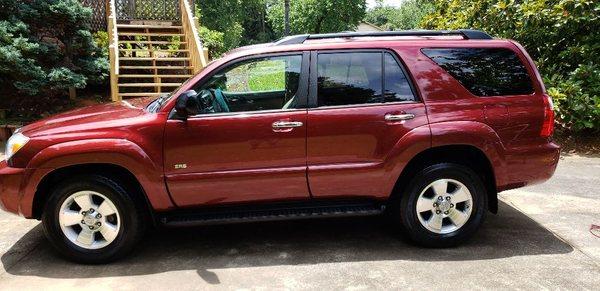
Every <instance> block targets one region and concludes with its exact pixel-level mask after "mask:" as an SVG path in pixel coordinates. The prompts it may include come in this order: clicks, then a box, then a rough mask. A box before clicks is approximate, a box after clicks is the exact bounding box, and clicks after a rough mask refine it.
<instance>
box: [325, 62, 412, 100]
mask: <svg viewBox="0 0 600 291" xmlns="http://www.w3.org/2000/svg"><path fill="white" fill-rule="evenodd" d="M317 64H318V68H317V73H318V82H317V83H318V84H317V87H318V88H317V90H318V100H319V102H318V103H319V106H339V105H354V104H368V103H383V102H396V101H407V100H414V96H413V94H412V91H411V89H410V85H409V83H408V80H407V78H406V76H405V74H404V72H403V71H402V69H401V67H400V65H399V64H398V62H396V59H395V58H394V57H393V56H392V55H391V54H389V53H382V52H356V53H321V54H319V56H318V60H317ZM384 66H385V73H384V69H383V68H384ZM384 75H385V78H384ZM383 92H385V96H384V94H383Z"/></svg>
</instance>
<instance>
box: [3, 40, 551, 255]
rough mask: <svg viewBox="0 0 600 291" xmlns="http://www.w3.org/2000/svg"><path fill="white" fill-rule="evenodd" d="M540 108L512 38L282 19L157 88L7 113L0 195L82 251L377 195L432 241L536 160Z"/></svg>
mask: <svg viewBox="0 0 600 291" xmlns="http://www.w3.org/2000/svg"><path fill="white" fill-rule="evenodd" d="M148 102H149V103H148ZM142 105H143V106H142ZM553 123H554V115H553V111H552V103H551V99H550V98H549V97H548V95H547V94H546V91H545V88H544V85H543V83H542V79H541V77H540V75H539V73H538V71H537V69H536V67H535V64H534V62H533V61H532V59H531V58H530V57H529V55H528V54H527V53H526V52H525V50H524V48H523V47H521V46H520V45H519V44H518V43H516V42H514V41H511V40H500V39H493V38H492V37H490V36H489V35H487V34H485V33H484V32H481V31H477V30H456V31H396V32H379V33H366V34H364V33H339V34H320V35H297V36H292V37H288V38H284V39H282V40H280V41H278V42H275V43H270V44H264V45H259V46H252V47H246V48H240V49H237V50H234V51H232V52H230V53H229V54H227V55H225V56H224V57H223V58H221V59H219V60H216V61H214V62H212V63H211V64H209V65H208V66H207V67H206V68H205V69H204V70H203V71H202V72H200V73H199V74H198V75H196V76H194V77H192V78H191V79H189V80H188V81H186V83H184V84H183V85H181V87H180V88H178V89H177V90H175V91H174V92H173V93H171V94H169V95H165V96H161V97H160V98H158V99H156V100H149V99H141V100H130V102H126V101H123V102H121V103H112V104H104V105H97V106H92V107H86V108H81V109H77V110H74V111H71V112H67V113H63V114H59V115H56V116H54V117H50V118H47V119H44V120H41V121H38V122H35V123H33V124H30V125H28V126H25V127H23V128H21V129H20V130H19V131H18V132H17V133H15V135H13V136H12V137H11V138H10V139H9V141H8V143H7V150H6V158H7V160H6V161H2V162H0V207H1V208H3V209H5V210H6V211H9V212H13V213H17V214H20V215H22V216H24V217H25V218H31V219H41V220H42V223H43V227H44V231H45V233H46V236H47V237H48V240H49V242H50V243H51V244H52V245H53V246H54V247H55V248H56V249H57V250H58V251H59V252H60V253H61V254H63V255H64V256H65V257H67V258H69V259H72V260H75V261H78V262H83V263H103V262H109V261H111V260H115V259H117V258H120V257H122V256H123V255H125V254H126V253H127V252H129V251H130V250H131V249H132V248H133V247H134V245H135V243H136V241H138V240H139V239H140V237H141V236H142V235H143V234H144V231H145V230H146V229H147V228H149V227H153V226H187V225H203V224H219V223H235V222H255V221H271V220H282V219H307V218H321V217H340V216H351V215H358V216H360V215H379V214H384V213H385V214H388V215H389V217H390V218H391V219H393V220H395V221H396V222H397V224H398V225H399V228H400V229H402V230H403V231H404V232H405V233H406V235H407V236H408V237H410V238H411V239H412V240H413V241H415V242H416V243H418V244H420V245H423V246H428V247H447V246H453V245H456V244H458V243H460V242H462V241H464V240H466V239H467V238H469V237H470V236H472V235H473V234H474V233H475V231H476V229H477V228H478V227H479V226H480V225H481V224H482V222H483V220H484V217H485V215H486V213H487V212H488V211H490V212H493V213H496V212H497V208H498V199H497V193H498V192H500V191H504V190H507V189H512V188H518V187H523V186H525V185H529V184H533V183H540V182H543V181H545V180H547V179H549V178H550V177H551V176H552V175H553V173H554V170H555V168H556V165H557V163H558V159H559V153H560V149H559V147H558V146H557V145H556V144H554V143H553V142H552V132H553Z"/></svg>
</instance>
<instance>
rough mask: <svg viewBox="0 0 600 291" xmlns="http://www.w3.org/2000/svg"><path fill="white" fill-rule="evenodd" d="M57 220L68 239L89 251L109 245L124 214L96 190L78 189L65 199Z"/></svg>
mask: <svg viewBox="0 0 600 291" xmlns="http://www.w3.org/2000/svg"><path fill="white" fill-rule="evenodd" d="M58 222H59V224H60V228H61V230H62V232H63V234H64V235H65V236H66V237H67V239H68V240H69V241H71V242H72V243H74V244H75V245H77V246H79V247H82V248H84V249H90V250H93V249H101V248H103V247H106V246H108V245H109V244H110V243H112V242H113V241H114V240H115V239H116V238H117V235H118V234H119V230H120V229H121V217H120V215H119V212H118V211H117V207H115V204H114V203H113V202H112V201H110V199H108V198H107V197H106V196H104V195H102V194H100V193H98V192H94V191H79V192H76V193H73V194H71V195H70V196H69V197H68V198H67V199H65V201H64V202H63V204H62V205H61V207H60V212H59V214H58Z"/></svg>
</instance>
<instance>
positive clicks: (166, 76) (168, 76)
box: [119, 74, 193, 78]
mask: <svg viewBox="0 0 600 291" xmlns="http://www.w3.org/2000/svg"><path fill="white" fill-rule="evenodd" d="M191 76H193V75H135V74H131V75H119V78H189V77H191Z"/></svg>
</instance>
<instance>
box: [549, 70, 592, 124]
mask: <svg viewBox="0 0 600 291" xmlns="http://www.w3.org/2000/svg"><path fill="white" fill-rule="evenodd" d="M546 83H547V84H552V87H550V88H549V89H548V94H549V95H550V96H552V99H553V100H554V105H555V108H556V113H557V116H558V120H559V122H560V123H561V125H562V126H563V127H565V128H570V129H573V130H574V131H577V132H588V131H598V130H599V129H600V118H598V117H600V66H598V65H593V64H589V65H580V66H579V67H578V68H577V69H575V71H573V72H572V73H570V74H569V76H568V77H567V78H564V77H562V76H560V75H554V76H552V77H551V78H549V79H547V80H546Z"/></svg>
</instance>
